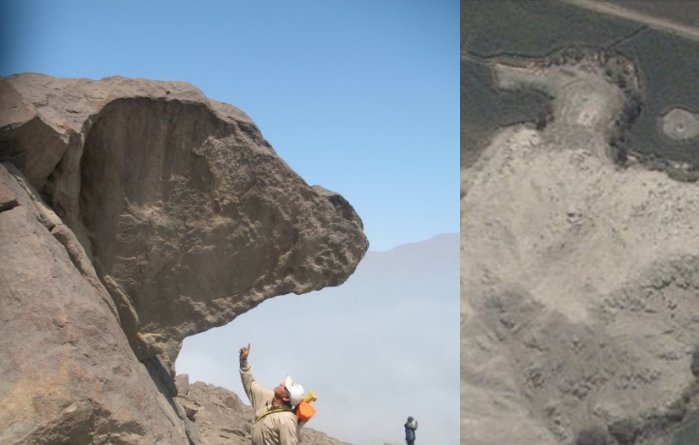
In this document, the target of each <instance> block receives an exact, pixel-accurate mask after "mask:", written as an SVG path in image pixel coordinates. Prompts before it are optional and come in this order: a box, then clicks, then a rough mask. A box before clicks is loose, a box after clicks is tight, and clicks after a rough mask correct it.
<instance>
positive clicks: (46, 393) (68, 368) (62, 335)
mask: <svg viewBox="0 0 699 445" xmlns="http://www.w3.org/2000/svg"><path fill="white" fill-rule="evenodd" d="M8 167H9V169H10V170H14V169H13V167H12V166H11V165H10V166H8ZM0 196H1V197H2V203H3V205H2V208H3V209H4V210H3V211H2V212H0V240H2V242H1V243H0V258H2V261H0V318H1V319H2V321H1V322H0V336H1V337H2V343H1V345H0V374H1V377H2V378H0V443H2V444H27V445H29V444H47V445H48V444H51V445H53V444H88V443H94V444H108V443H113V444H117V443H118V444H127V443H128V444H131V443H134V444H135V443H168V444H182V445H187V444H189V441H188V440H187V436H186V434H185V430H184V424H183V422H182V421H181V420H180V418H179V417H178V415H177V411H176V408H174V407H173V405H172V401H171V400H168V397H167V396H166V395H164V394H161V392H160V391H158V389H157V388H156V385H155V383H154V382H153V380H152V379H151V378H150V376H149V374H148V371H147V370H146V368H145V367H144V366H143V365H142V364H141V363H139V361H138V359H137V358H136V356H135V355H134V353H133V351H132V350H131V348H130V347H129V343H128V341H127V339H126V336H125V335H124V332H123V331H122V329H121V328H120V326H119V324H118V323H117V321H116V317H115V315H116V309H115V307H114V304H113V303H112V302H111V299H110V297H109V294H108V292H107V290H106V289H105V288H104V286H102V285H101V283H100V281H99V279H98V277H97V275H96V274H95V271H94V269H93V268H92V266H91V265H90V262H89V261H88V260H87V256H86V254H85V251H84V250H83V249H82V247H81V246H80V244H79V243H78V242H77V240H76V239H75V236H74V235H72V232H71V231H70V230H69V229H68V228H67V227H66V226H65V225H63V224H62V223H61V221H60V219H59V218H58V217H57V216H56V215H55V213H53V212H52V211H51V210H50V209H48V208H47V207H46V206H45V205H44V204H43V203H42V202H41V201H40V200H39V199H38V198H37V195H36V194H35V193H33V192H32V190H31V186H30V185H29V184H28V183H27V182H25V181H24V179H23V178H22V176H21V175H20V174H19V172H16V171H15V175H12V174H10V173H9V171H8V169H7V168H6V167H4V166H1V165H0Z"/></svg>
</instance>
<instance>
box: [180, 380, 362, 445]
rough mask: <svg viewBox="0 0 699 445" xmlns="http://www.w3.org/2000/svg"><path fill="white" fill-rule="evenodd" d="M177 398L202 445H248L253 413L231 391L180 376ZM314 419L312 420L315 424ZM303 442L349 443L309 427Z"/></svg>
mask: <svg viewBox="0 0 699 445" xmlns="http://www.w3.org/2000/svg"><path fill="white" fill-rule="evenodd" d="M177 388H178V394H179V395H178V396H177V400H178V402H180V404H181V405H182V406H184V407H185V409H186V410H187V412H188V417H189V416H190V414H191V417H190V418H193V421H194V423H195V424H196V426H197V427H198V429H199V432H200V440H201V442H200V443H201V445H248V444H249V443H250V440H251V439H250V432H251V431H252V425H253V418H254V414H253V412H252V408H251V407H250V406H248V405H246V404H244V403H243V402H242V401H241V400H240V398H239V397H238V396H237V395H236V394H235V393H234V392H232V391H229V390H227V389H226V388H221V387H220V386H214V385H208V384H206V383H202V382H194V383H189V378H188V377H187V376H186V375H178V376H177ZM312 422H313V419H311V420H310V421H309V424H312ZM301 443H304V444H313V445H348V444H347V443H346V442H341V441H339V440H337V439H333V438H332V437H329V436H328V435H326V434H324V433H322V432H320V431H315V430H314V429H312V428H308V426H304V427H303V428H302V429H301Z"/></svg>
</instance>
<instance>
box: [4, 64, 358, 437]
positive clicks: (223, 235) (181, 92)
mask: <svg viewBox="0 0 699 445" xmlns="http://www.w3.org/2000/svg"><path fill="white" fill-rule="evenodd" d="M0 160H1V161H2V162H3V167H2V168H0V201H1V202H0V211H1V212H0V240H2V243H0V257H2V258H3V261H2V262H1V263H0V309H1V311H0V314H1V316H2V318H3V322H2V325H1V326H0V334H1V335H2V337H3V342H2V345H1V346H0V356H1V360H0V363H2V369H1V371H2V376H1V377H2V378H0V406H2V407H3V409H0V431H2V433H0V442H2V443H27V444H29V443H51V444H59V443H66V444H67V443H120V444H121V443H123V444H135V443H163V444H165V443H167V444H179V443H182V444H186V443H198V442H197V439H196V436H197V435H196V434H195V433H194V431H195V427H193V426H192V425H191V424H187V421H186V420H185V419H186V416H185V415H184V412H183V410H182V408H181V407H180V406H179V404H178V403H177V402H176V401H175V400H174V399H173V396H174V395H175V393H176V388H175V385H174V371H173V369H172V364H173V363H174V360H175V358H176V356H177V353H178V351H179V348H180V345H181V342H182V340H183V339H184V338H185V337H186V336H188V335H193V334H196V333H198V332H202V331H204V330H206V329H209V328H211V327H214V326H219V325H222V324H225V323H227V322H229V321H231V320H233V319H234V318H235V317H236V316H237V315H239V314H241V313H243V312H245V311H247V310H250V309H251V308H253V307H255V306H256V305H257V304H259V303H261V302H262V301H264V300H265V299H267V298H270V297H273V296H276V295H281V294H286V293H292V292H293V293H304V292H308V291H311V290H315V289H319V288H322V287H324V286H334V285H338V284H341V283H342V282H343V281H344V280H345V279H347V277H348V276H349V275H350V274H351V273H352V272H353V271H354V269H355V267H356V265H357V263H358V262H359V261H360V259H361V258H362V256H363V255H364V253H365V251H366V249H367V247H368V243H367V240H366V238H365V236H364V235H363V232H362V224H361V220H360V219H359V217H358V216H357V214H356V213H355V212H354V210H353V209H352V207H351V206H350V205H349V204H348V203H347V202H346V201H345V200H344V199H343V198H342V197H341V196H340V195H338V194H336V193H333V192H329V191H327V190H325V189H323V188H321V187H317V186H314V187H311V186H309V185H307V184H306V183H305V182H304V181H303V179H302V178H300V177H299V176H298V175H296V174H295V173H294V172H293V171H292V170H291V169H290V168H289V167H288V166H287V165H286V164H285V163H284V162H283V161H282V160H281V159H279V158H278V157H277V156H276V154H275V153H274V151H273V149H272V148H271V147H270V146H269V144H268V143H267V142H266V141H265V140H264V139H263V137H262V135H261V134H260V132H259V130H258V129H257V128H256V126H255V125H254V123H253V122H252V121H251V120H250V119H249V118H248V117H247V116H246V115H245V114H244V113H243V112H241V111H240V110H238V109H236V108H234V107H232V106H230V105H226V104H222V103H218V102H214V101H211V100H209V99H207V98H206V97H204V95H203V94H202V93H201V92H199V91H198V90H197V89H196V88H194V87H192V86H191V85H188V84H184V83H177V82H153V81H145V80H135V79H125V78H118V77H115V78H108V79H104V80H101V81H91V80H84V79H56V78H51V77H48V76H43V75H19V76H12V77H9V78H4V79H0ZM203 443H205V442H203Z"/></svg>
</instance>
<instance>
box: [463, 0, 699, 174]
mask: <svg viewBox="0 0 699 445" xmlns="http://www.w3.org/2000/svg"><path fill="white" fill-rule="evenodd" d="M631 3H633V2H631ZM636 3H638V4H637V5H632V4H629V5H624V6H627V7H630V8H631V9H635V10H639V11H641V12H645V13H650V14H651V15H654V16H660V17H665V18H670V19H672V20H675V21H679V22H681V23H685V24H697V23H699V16H693V15H692V11H695V10H696V11H697V12H699V5H697V6H693V9H691V10H689V11H688V10H687V9H686V8H685V7H684V6H683V7H682V8H679V7H673V5H672V2H662V4H660V2H645V3H644V2H636ZM675 6H676V5H675ZM461 35H462V47H461V51H462V66H461V122H462V124H461V136H462V160H461V163H462V167H468V166H469V165H471V164H472V163H473V162H475V159H477V157H478V155H479V150H480V149H481V148H482V147H483V145H485V143H487V139H488V137H489V135H490V134H492V132H494V131H496V130H497V129H498V128H499V127H502V126H506V125H512V124H514V123H519V122H532V123H533V124H535V125H538V126H541V125H545V124H546V109H547V107H550V104H548V103H547V98H546V95H545V94H543V93H542V92H540V91H536V92H534V91H524V90H518V91H498V90H497V89H496V88H494V85H493V83H492V79H491V78H490V73H489V68H488V65H487V63H488V62H494V61H495V60H496V58H500V57H507V56H512V57H525V58H532V57H534V58H543V57H545V56H547V55H550V54H553V53H555V52H556V50H559V49H561V48H566V47H596V48H598V49H601V50H608V51H610V52H612V51H616V52H617V53H618V54H620V55H622V56H624V57H626V58H628V59H630V60H632V61H633V63H634V64H635V65H636V68H637V71H638V75H639V77H640V89H635V90H634V89H628V88H627V86H626V85H624V81H625V79H624V78H623V76H622V77H618V74H619V73H618V71H617V72H615V71H614V69H615V68H614V67H613V66H611V67H608V68H609V70H608V71H607V72H606V74H607V75H608V76H609V78H610V80H612V81H613V82H615V83H617V85H619V86H620V87H621V88H622V90H625V94H626V95H627V104H626V107H625V108H624V110H623V113H622V114H621V115H620V116H619V117H618V119H617V122H616V130H615V133H613V134H612V135H611V138H610V145H611V155H612V157H613V158H614V159H615V161H616V162H618V163H619V164H624V163H625V162H626V160H627V159H628V158H629V157H630V156H633V157H634V158H636V159H637V160H638V161H640V162H641V163H642V164H644V165H645V166H646V167H647V168H650V169H655V170H661V171H665V172H667V173H668V175H669V176H670V177H672V178H674V179H676V180H680V181H696V180H697V179H699V138H695V139H691V140H687V141H681V140H673V139H670V138H668V137H666V136H665V135H664V134H663V133H662V130H661V128H660V125H659V119H660V118H661V116H662V115H664V114H665V113H666V112H667V111H668V110H670V109H672V108H676V107H680V108H684V109H686V110H688V111H690V112H694V113H696V112H699V88H698V87H697V85H698V80H697V79H699V57H697V56H698V55H699V42H694V41H690V40H687V39H684V38H682V37H679V36H676V35H673V34H669V33H666V32H662V31H657V30H653V29H650V28H648V26H647V25H645V24H642V23H637V22H632V21H630V20H625V19H621V18H618V17H615V16H609V15H604V14H601V13H598V12H594V11H590V10H586V9H582V8H578V7H575V6H572V5H568V4H565V3H562V2H557V1H550V0H542V1H527V2H522V1H515V0H499V1H493V2H483V1H479V0H462V2H461Z"/></svg>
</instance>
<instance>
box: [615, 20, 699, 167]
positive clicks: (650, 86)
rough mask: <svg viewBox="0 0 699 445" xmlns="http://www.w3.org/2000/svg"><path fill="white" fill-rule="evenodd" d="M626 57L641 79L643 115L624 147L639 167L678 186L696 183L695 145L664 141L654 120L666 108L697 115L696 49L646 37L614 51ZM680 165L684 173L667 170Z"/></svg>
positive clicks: (668, 38) (660, 36)
mask: <svg viewBox="0 0 699 445" xmlns="http://www.w3.org/2000/svg"><path fill="white" fill-rule="evenodd" d="M619 50H621V51H623V52H624V53H625V54H627V55H629V56H630V57H632V58H633V59H634V61H635V63H636V66H637V68H638V71H639V75H640V77H641V85H642V89H643V95H644V107H643V112H642V113H641V114H640V116H639V117H638V120H637V123H636V125H634V127H633V128H632V129H631V132H630V135H629V141H628V145H629V147H630V148H631V149H632V150H633V152H634V154H636V155H637V156H638V158H639V160H640V161H641V162H643V163H644V164H646V165H647V166H649V167H650V168H654V169H660V170H665V171H668V173H670V175H671V176H672V177H674V178H675V179H678V180H685V181H693V180H696V179H697V178H698V177H699V172H698V171H699V140H697V139H696V138H695V139H690V140H687V141H679V140H674V139H671V138H668V137H667V136H665V135H664V134H663V133H662V130H661V129H660V125H659V120H660V118H661V116H662V115H664V114H665V113H666V112H667V111H669V110H670V109H672V108H676V107H680V108H684V109H686V110H688V111H690V112H693V113H696V112H697V111H699V88H698V87H697V82H698V80H697V79H699V57H697V56H699V43H697V42H692V41H688V40H686V39H682V38H680V37H677V36H673V35H670V34H666V33H662V32H658V31H651V30H649V31H647V32H644V33H643V34H641V35H639V36H638V37H637V38H635V39H632V40H630V41H628V42H626V43H624V44H623V45H621V46H620V47H619ZM677 162H680V163H686V164H687V167H686V168H677V167H674V166H673V165H672V164H674V163H677Z"/></svg>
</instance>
